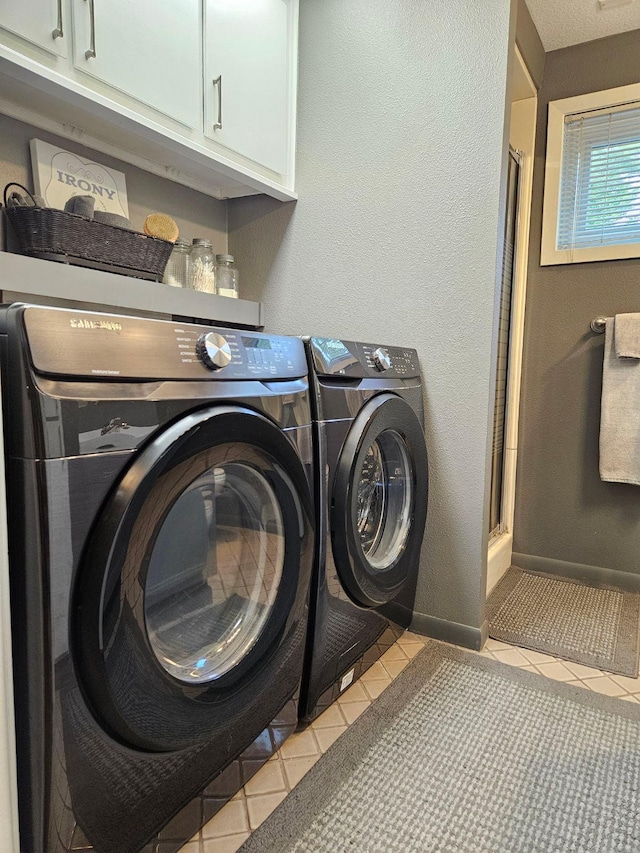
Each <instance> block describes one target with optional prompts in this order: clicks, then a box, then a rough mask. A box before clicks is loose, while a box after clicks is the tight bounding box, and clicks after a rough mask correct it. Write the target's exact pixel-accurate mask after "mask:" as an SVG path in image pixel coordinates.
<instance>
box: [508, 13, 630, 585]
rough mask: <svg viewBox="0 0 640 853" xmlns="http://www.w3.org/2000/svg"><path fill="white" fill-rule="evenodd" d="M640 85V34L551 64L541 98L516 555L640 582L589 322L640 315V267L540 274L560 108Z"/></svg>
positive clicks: (576, 267) (626, 264)
mask: <svg viewBox="0 0 640 853" xmlns="http://www.w3.org/2000/svg"><path fill="white" fill-rule="evenodd" d="M639 81H640V31H638V30H636V31H635V32H631V33H624V34H622V35H618V36H612V37H610V38H606V39H601V40H600V41H596V42H589V43H586V44H581V45H576V46H574V47H569V48H564V49H563V50H557V51H553V52H552V53H548V54H547V60H546V66H545V75H544V82H543V86H542V89H541V90H540V92H539V112H538V129H537V140H536V161H535V167H534V185H533V210H532V218H531V242H530V252H529V276H528V283H527V305H526V321H525V348H524V369H523V379H522V405H521V409H520V438H519V450H518V479H517V493H516V517H515V523H514V551H516V552H520V553H522V554H527V555H534V556H536V557H546V558H549V559H553V560H563V561H566V562H570V563H580V564H584V565H588V566H597V567H602V568H606V569H613V570H617V571H623V572H632V573H636V574H640V559H639V556H640V524H638V518H639V514H640V489H638V487H636V486H628V485H621V484H615V483H602V482H600V479H599V476H598V435H599V421H600V390H601V382H602V348H603V343H604V342H603V338H602V337H599V336H597V335H593V334H591V333H590V332H589V331H588V329H589V322H590V321H591V320H592V319H593V318H594V317H596V316H598V315H600V314H604V315H611V314H615V313H617V312H623V311H640V286H639V282H640V259H638V260H625V261H609V262H606V263H589V264H565V265H560V266H552V267H540V265H539V262H540V234H541V225H542V195H543V186H544V156H545V148H546V134H547V104H548V102H549V101H550V100H556V99H559V98H567V97H572V96H574V95H581V94H584V93H586V92H593V91H598V90H600V89H609V88H613V87H616V86H624V85H627V84H629V83H637V82H639Z"/></svg>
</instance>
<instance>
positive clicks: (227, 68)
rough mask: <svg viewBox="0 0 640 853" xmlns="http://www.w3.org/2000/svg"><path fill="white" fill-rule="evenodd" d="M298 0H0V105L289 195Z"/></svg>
mask: <svg viewBox="0 0 640 853" xmlns="http://www.w3.org/2000/svg"><path fill="white" fill-rule="evenodd" d="M298 2H299V0H0V112H3V113H5V114H7V115H12V116H14V118H17V119H19V120H20V121H24V122H27V123H30V124H33V125H35V126H36V127H41V128H43V129H45V130H47V131H49V132H51V133H55V134H57V135H58V136H62V137H64V138H68V139H73V140H75V141H77V142H79V143H82V144H84V145H86V146H87V147H88V148H92V149H94V150H95V151H98V152H104V153H106V154H110V155H112V156H114V157H117V158H119V159H120V160H124V161H125V162H129V163H133V164H135V165H136V166H139V167H141V168H143V169H147V170H148V171H150V172H153V173H154V174H159V175H162V176H163V177H168V178H170V179H171V180H173V181H176V182H178V183H182V184H184V185H186V186H190V187H194V188H196V189H198V190H200V191H201V192H205V193H208V194H210V195H212V196H214V197H216V198H236V197H238V196H243V195H251V194H254V193H261V192H264V193H268V194H269V195H272V196H273V197H274V198H278V199H281V200H288V199H292V198H295V197H296V196H295V190H294V176H295V129H296V87H297V59H298V56H297V53H298ZM54 36H55V37H54Z"/></svg>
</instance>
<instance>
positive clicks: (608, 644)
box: [487, 566, 640, 678]
mask: <svg viewBox="0 0 640 853" xmlns="http://www.w3.org/2000/svg"><path fill="white" fill-rule="evenodd" d="M487 619H488V620H489V636H490V637H493V638H494V639H495V640H503V641H504V642H505V643H513V644H514V645H517V646H523V647H524V648H526V649H533V650H535V651H537V652H544V653H546V654H548V655H553V656H554V657H559V658H563V659H564V660H572V661H575V662H576V663H582V664H586V665H587V666H593V667H596V669H603V670H606V671H607V672H615V673H618V674H619V675H628V676H630V677H631V678H636V677H637V676H638V656H639V652H640V649H639V643H638V636H639V631H638V629H639V626H640V595H638V594H637V593H632V592H621V591H620V590H617V589H613V588H612V587H606V586H599V587H594V586H589V585H587V584H586V583H583V582H582V581H578V580H572V579H570V578H561V577H556V576H553V575H543V574H538V573H534V572H525V571H523V570H522V569H518V568H516V567H515V566H512V567H511V568H510V569H509V571H508V572H507V573H506V575H505V576H504V577H503V578H502V580H501V581H500V583H499V584H498V585H497V586H496V588H495V589H494V590H493V592H492V593H491V595H490V596H489V600H488V601H487Z"/></svg>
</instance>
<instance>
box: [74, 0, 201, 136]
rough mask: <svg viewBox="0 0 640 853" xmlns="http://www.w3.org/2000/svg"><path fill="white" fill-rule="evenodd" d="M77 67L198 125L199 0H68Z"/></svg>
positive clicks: (166, 111) (156, 108) (199, 66)
mask: <svg viewBox="0 0 640 853" xmlns="http://www.w3.org/2000/svg"><path fill="white" fill-rule="evenodd" d="M73 23H74V53H73V62H74V65H75V67H76V68H77V69H79V70H80V71H83V72H84V73H86V74H91V75H92V76H93V77H96V78H98V79H99V80H102V81H104V82H105V83H107V84H109V86H112V87H114V88H116V89H119V90H120V91H122V92H124V93H125V94H127V95H130V96H132V97H133V98H135V99H136V100H138V101H140V102H141V103H143V104H147V105H148V106H150V107H152V108H153V109H155V110H159V111H160V112H162V113H164V114H165V115H167V116H170V117H171V118H174V119H175V120H176V121H179V122H181V123H182V124H185V125H187V126H188V127H191V128H202V88H201V87H202V82H201V80H202V52H201V16H200V0H155V2H154V0H135V2H131V0H73Z"/></svg>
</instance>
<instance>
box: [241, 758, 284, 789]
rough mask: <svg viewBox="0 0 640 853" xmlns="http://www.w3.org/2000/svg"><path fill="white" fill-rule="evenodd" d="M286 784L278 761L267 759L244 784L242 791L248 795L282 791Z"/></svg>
mask: <svg viewBox="0 0 640 853" xmlns="http://www.w3.org/2000/svg"><path fill="white" fill-rule="evenodd" d="M286 787H287V785H286V783H285V780H284V774H283V772H282V763H281V762H280V761H267V763H266V764H265V765H264V766H263V767H261V768H260V770H258V772H257V773H256V775H255V776H253V777H252V778H251V779H249V781H248V782H247V783H246V785H245V786H244V792H245V794H246V795H247V796H248V797H251V796H253V795H254V794H272V793H274V792H275V791H284V790H285V789H286Z"/></svg>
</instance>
